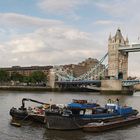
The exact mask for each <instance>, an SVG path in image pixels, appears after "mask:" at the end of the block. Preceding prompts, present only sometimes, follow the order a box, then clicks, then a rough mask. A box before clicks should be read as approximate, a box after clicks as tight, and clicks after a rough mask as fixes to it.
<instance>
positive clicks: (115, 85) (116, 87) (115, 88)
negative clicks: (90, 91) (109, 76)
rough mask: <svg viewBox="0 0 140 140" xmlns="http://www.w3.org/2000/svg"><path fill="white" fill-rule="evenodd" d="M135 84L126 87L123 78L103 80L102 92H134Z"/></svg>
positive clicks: (129, 93) (128, 93)
mask: <svg viewBox="0 0 140 140" xmlns="http://www.w3.org/2000/svg"><path fill="white" fill-rule="evenodd" d="M133 89H134V88H133V86H129V87H124V86H123V85H122V80H102V81H101V90H100V91H101V93H103V94H127V95H131V94H133V92H134V90H133Z"/></svg>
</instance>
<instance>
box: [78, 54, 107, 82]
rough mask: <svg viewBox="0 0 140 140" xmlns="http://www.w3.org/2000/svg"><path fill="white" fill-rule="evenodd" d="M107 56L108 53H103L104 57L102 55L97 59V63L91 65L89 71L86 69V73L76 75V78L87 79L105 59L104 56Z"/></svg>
mask: <svg viewBox="0 0 140 140" xmlns="http://www.w3.org/2000/svg"><path fill="white" fill-rule="evenodd" d="M107 56H108V53H106V54H105V55H104V57H102V59H101V60H100V61H99V63H98V64H97V65H96V66H94V67H92V68H91V69H90V70H89V71H87V72H86V73H84V74H82V75H81V76H79V77H77V78H76V80H85V79H89V77H91V76H92V75H93V74H94V73H95V71H96V70H97V69H98V67H99V66H100V65H101V64H102V63H103V61H104V60H105V59H106V57H107Z"/></svg>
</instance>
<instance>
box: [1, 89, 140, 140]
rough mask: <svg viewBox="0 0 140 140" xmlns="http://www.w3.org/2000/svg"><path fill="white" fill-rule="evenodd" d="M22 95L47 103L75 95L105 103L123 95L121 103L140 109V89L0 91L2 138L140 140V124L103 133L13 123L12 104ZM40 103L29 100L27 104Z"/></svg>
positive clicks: (58, 101) (25, 139) (60, 100)
mask: <svg viewBox="0 0 140 140" xmlns="http://www.w3.org/2000/svg"><path fill="white" fill-rule="evenodd" d="M22 98H31V99H35V100H38V101H42V102H47V103H58V104H62V103H68V102H71V101H72V99H87V100H88V101H97V102H98V103H99V104H101V105H104V104H105V103H107V100H108V99H109V98H111V99H113V100H115V99H116V98H119V99H120V103H121V104H122V105H130V106H132V107H133V108H136V109H137V110H139V111H140V92H136V93H134V94H133V95H132V96H127V95H122V96H121V95H100V94H99V93H96V92H94V93H91V92H87V93H86V92H85V93H84V92H76V93H74V92H62V93H59V92H39V91H37V92H21V91H20V92H17V91H0V140H140V124H137V125H134V126H130V127H125V128H120V129H116V130H112V131H107V132H103V133H86V132H82V131H81V130H76V131H56V130H47V129H46V128H45V127H44V125H42V124H38V123H33V122H24V123H23V124H22V126H21V127H14V126H11V125H10V119H11V116H10V115H9V110H10V109H11V107H13V106H14V107H20V106H21V100H22ZM35 105H37V104H35V103H30V102H26V106H35Z"/></svg>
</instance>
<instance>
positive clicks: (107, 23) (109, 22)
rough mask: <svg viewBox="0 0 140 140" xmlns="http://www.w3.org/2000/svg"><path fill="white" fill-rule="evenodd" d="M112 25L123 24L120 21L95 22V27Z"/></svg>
mask: <svg viewBox="0 0 140 140" xmlns="http://www.w3.org/2000/svg"><path fill="white" fill-rule="evenodd" d="M112 24H118V25H119V24H121V22H118V21H114V20H96V21H95V22H93V25H101V26H104V25H112Z"/></svg>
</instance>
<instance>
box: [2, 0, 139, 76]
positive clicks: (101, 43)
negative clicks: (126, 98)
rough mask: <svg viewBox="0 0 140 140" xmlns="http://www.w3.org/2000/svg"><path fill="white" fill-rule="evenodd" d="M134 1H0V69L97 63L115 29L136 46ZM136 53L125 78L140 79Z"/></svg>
mask: <svg viewBox="0 0 140 140" xmlns="http://www.w3.org/2000/svg"><path fill="white" fill-rule="evenodd" d="M139 6H140V1H139V0H0V66H1V67H10V66H14V65H20V66H32V65H57V64H70V63H78V62H80V61H83V60H84V59H86V58H89V57H91V58H97V59H101V58H102V56H103V55H104V54H105V53H106V52H107V46H108V37H109V34H110V33H111V34H112V36H113V35H114V34H115V33H116V30H117V28H118V27H119V28H120V29H121V31H122V34H123V36H124V38H126V36H128V38H129V41H130V43H133V42H137V43H138V42H140V41H139V40H138V37H139V36H140V14H139V13H140V8H139ZM139 61H140V53H139V52H138V53H131V54H130V57H129V75H133V76H135V75H138V76H140V71H139V69H140V64H139Z"/></svg>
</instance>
